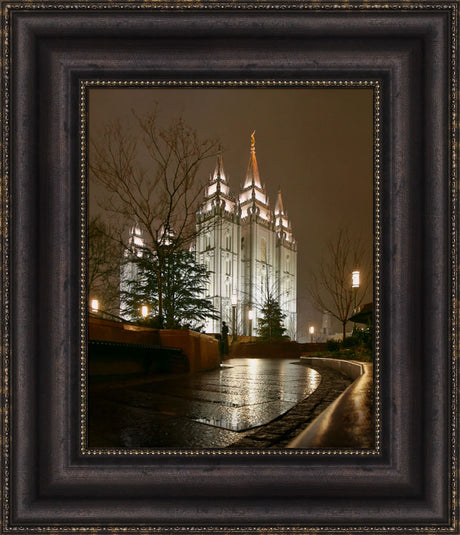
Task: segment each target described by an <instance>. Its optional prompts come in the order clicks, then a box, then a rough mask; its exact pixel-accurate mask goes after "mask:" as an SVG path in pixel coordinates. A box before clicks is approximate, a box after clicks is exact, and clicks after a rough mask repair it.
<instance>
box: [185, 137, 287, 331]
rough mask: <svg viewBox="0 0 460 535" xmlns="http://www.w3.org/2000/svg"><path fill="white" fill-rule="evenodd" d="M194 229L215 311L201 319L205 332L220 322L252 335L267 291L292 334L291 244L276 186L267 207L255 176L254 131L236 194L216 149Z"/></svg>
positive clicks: (265, 194)
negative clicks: (273, 199) (273, 198)
mask: <svg viewBox="0 0 460 535" xmlns="http://www.w3.org/2000/svg"><path fill="white" fill-rule="evenodd" d="M197 230H198V238H197V242H196V244H195V252H196V255H197V260H198V261H199V262H200V263H202V264H204V265H206V267H207V269H208V271H209V272H210V281H209V284H208V287H207V289H206V292H205V297H207V298H209V299H211V300H212V301H213V304H214V307H215V309H216V310H217V311H218V312H219V315H220V319H219V320H209V321H208V322H207V323H206V326H205V330H206V332H208V333H217V332H220V330H221V325H222V321H226V322H227V324H228V325H229V328H230V330H231V331H232V327H233V326H234V327H235V331H236V333H237V334H238V335H246V336H251V335H254V336H256V334H257V325H258V320H259V318H260V316H261V308H262V306H263V304H264V303H265V301H266V300H267V298H268V296H269V295H270V296H271V297H272V298H274V299H276V300H277V301H278V302H279V303H280V306H281V310H282V312H283V313H284V314H286V318H285V320H284V326H285V327H286V331H287V334H288V335H289V336H290V337H291V339H295V338H296V330H297V328H296V324H297V307H296V301H297V245H296V242H295V239H294V236H293V233H292V227H291V223H290V221H289V218H288V215H287V211H286V210H285V208H284V205H283V199H282V197H281V191H278V195H277V199H276V203H275V209H274V210H272V209H271V207H270V203H269V199H268V196H267V193H266V190H265V185H263V184H262V182H261V179H260V173H259V167H258V164H257V158H256V148H255V137H254V134H252V136H251V149H250V155H249V163H248V167H247V171H246V176H245V177H244V181H243V186H242V188H241V190H240V192H239V194H238V195H233V194H232V192H231V190H230V186H229V182H228V178H227V176H226V174H225V171H224V166H223V159H222V154H221V153H219V155H218V157H217V163H216V168H215V170H214V173H212V174H211V175H210V177H209V181H208V184H207V185H206V187H205V191H204V199H203V201H202V203H201V205H200V207H199V209H198V211H197Z"/></svg>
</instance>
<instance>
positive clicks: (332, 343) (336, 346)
mask: <svg viewBox="0 0 460 535" xmlns="http://www.w3.org/2000/svg"><path fill="white" fill-rule="evenodd" d="M326 348H327V350H328V351H339V350H340V342H338V341H337V340H332V339H330V340H328V341H327V342H326Z"/></svg>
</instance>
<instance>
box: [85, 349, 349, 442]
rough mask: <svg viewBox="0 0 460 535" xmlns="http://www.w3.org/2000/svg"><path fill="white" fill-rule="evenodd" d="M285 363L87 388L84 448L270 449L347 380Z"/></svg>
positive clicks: (252, 362)
mask: <svg viewBox="0 0 460 535" xmlns="http://www.w3.org/2000/svg"><path fill="white" fill-rule="evenodd" d="M321 374H322V377H321V375H320V374H319V373H318V372H317V371H315V370H313V369H312V368H311V367H307V366H305V365H304V364H301V363H299V362H298V361H292V360H290V359H260V358H247V359H244V358H238V359H231V360H228V361H226V362H225V364H224V366H223V367H222V368H221V369H219V370H214V371H210V372H202V373H197V374H193V375H182V376H175V377H171V378H164V379H162V380H154V381H151V382H148V383H141V384H131V385H129V383H128V384H126V385H124V386H123V385H121V384H119V385H118V386H114V385H111V387H110V388H108V387H107V385H105V386H104V385H95V386H94V387H93V386H90V396H89V445H90V447H127V448H136V447H137V448H139V447H148V448H160V449H163V448H187V449H188V448H190V449H202V448H225V447H232V448H234V447H238V448H244V449H246V448H248V449H252V448H257V449H261V448H269V447H271V448H276V447H285V445H286V444H287V442H289V440H291V438H292V437H293V436H295V434H296V433H298V432H300V430H301V429H303V428H304V427H305V426H306V425H307V424H308V422H309V421H311V419H313V418H315V417H316V415H317V414H318V413H319V412H321V410H323V408H325V407H326V406H327V405H328V404H329V403H330V402H331V401H332V400H333V399H335V397H337V396H338V395H339V394H340V392H342V391H343V390H344V388H346V386H348V384H349V382H350V381H348V380H347V379H344V378H343V377H342V376H341V375H339V374H336V373H334V372H323V371H321Z"/></svg>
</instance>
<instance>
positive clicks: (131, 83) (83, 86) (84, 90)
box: [79, 80, 382, 456]
mask: <svg viewBox="0 0 460 535" xmlns="http://www.w3.org/2000/svg"><path fill="white" fill-rule="evenodd" d="M94 87H105V88H130V87H131V88H172V87H174V88H184V89H186V88H200V87H202V88H206V87H207V88H211V87H212V88H219V87H223V88H235V89H236V90H237V89H238V88H250V87H253V88H259V89H261V90H263V88H280V89H282V88H292V87H299V88H308V89H315V88H358V89H363V88H368V89H372V90H373V179H374V226H375V228H374V295H375V297H374V314H375V317H374V341H375V342H374V346H375V354H374V448H372V449H340V448H337V449H327V450H325V449H270V450H267V449H261V450H256V449H251V450H247V449H228V450H227V449H196V450H190V449H155V448H137V449H136V448H134V449H125V448H123V449H117V448H88V425H87V412H88V407H87V393H88V392H87V375H88V373H87V367H88V363H87V354H88V347H87V345H88V344H87V339H88V338H87V332H88V324H87V308H88V305H87V289H86V284H87V280H86V279H87V273H86V263H87V251H86V243H87V229H86V220H87V198H88V177H87V169H88V162H87V157H88V90H89V89H91V88H94ZM79 111H80V194H81V217H80V255H81V264H80V265H81V266H82V267H81V272H80V281H81V285H80V317H81V318H82V323H81V330H80V449H81V453H82V454H83V455H88V456H97V455H115V456H137V455H158V454H162V455H168V456H171V455H185V456H189V455H212V456H220V455H226V456H229V455H241V454H245V455H251V456H254V455H256V456H258V455H265V456H266V455H283V456H284V455H332V456H334V455H347V456H350V455H352V456H355V455H361V456H363V455H364V456H375V455H379V454H380V448H381V400H380V397H381V396H380V375H381V374H380V368H381V364H380V337H381V334H380V333H381V330H380V301H381V299H380V296H381V289H380V282H379V281H380V271H381V268H380V266H381V228H380V227H381V191H380V190H381V115H382V110H381V83H380V82H379V81H378V80H215V81H211V80H189V81H178V80H165V81H163V80H162V81H155V80H82V81H81V82H80V110H79Z"/></svg>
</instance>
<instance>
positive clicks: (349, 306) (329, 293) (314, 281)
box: [309, 230, 372, 339]
mask: <svg viewBox="0 0 460 535" xmlns="http://www.w3.org/2000/svg"><path fill="white" fill-rule="evenodd" d="M371 265H372V262H371V259H370V254H369V253H368V252H367V251H366V248H365V247H364V245H363V244H362V242H361V241H360V240H359V239H357V240H354V239H352V238H351V237H350V234H349V232H348V231H347V230H341V231H340V232H339V234H338V236H337V238H336V240H335V241H333V242H330V243H329V244H328V247H327V256H326V258H324V257H323V259H322V261H321V264H320V267H319V270H318V272H317V273H313V274H312V275H311V284H310V288H309V293H310V296H311V297H312V300H313V304H314V306H315V308H317V310H319V311H320V312H329V313H330V314H331V316H333V317H334V318H336V319H337V320H338V321H340V323H341V324H342V336H343V339H345V329H346V324H347V322H348V320H349V318H350V317H351V316H352V315H353V313H354V309H355V307H358V306H359V305H360V304H361V303H362V301H363V299H364V297H365V295H366V293H367V291H368V289H369V287H370V284H371V281H372V269H371ZM353 271H359V272H360V285H359V288H352V272H353Z"/></svg>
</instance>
